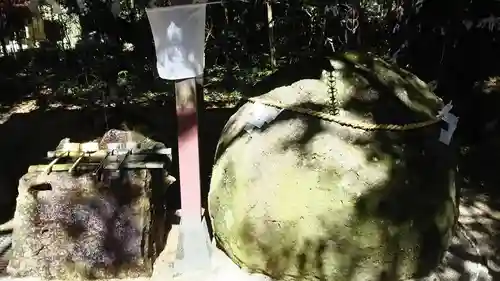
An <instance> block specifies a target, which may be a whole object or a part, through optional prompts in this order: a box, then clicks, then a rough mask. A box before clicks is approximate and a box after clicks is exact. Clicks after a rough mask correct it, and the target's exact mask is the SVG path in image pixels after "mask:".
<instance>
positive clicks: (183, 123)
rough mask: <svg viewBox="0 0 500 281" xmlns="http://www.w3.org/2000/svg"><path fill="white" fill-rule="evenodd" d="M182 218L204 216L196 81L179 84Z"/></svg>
mask: <svg viewBox="0 0 500 281" xmlns="http://www.w3.org/2000/svg"><path fill="white" fill-rule="evenodd" d="M175 102H176V112H177V124H178V145H179V176H180V186H181V206H182V217H184V218H188V219H191V218H193V219H194V218H195V217H196V218H197V219H198V220H200V214H201V195H200V193H201V190H200V189H201V188H200V185H201V184H200V157H199V144H198V113H197V112H196V109H197V100H196V81H195V79H194V78H189V79H184V80H178V81H176V82H175Z"/></svg>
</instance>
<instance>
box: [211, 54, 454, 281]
mask: <svg viewBox="0 0 500 281" xmlns="http://www.w3.org/2000/svg"><path fill="white" fill-rule="evenodd" d="M324 62H327V63H324ZM316 66H318V67H319V66H321V67H324V69H323V71H320V72H317V73H318V76H317V77H316V78H311V77H308V79H302V80H298V81H296V82H294V83H291V84H289V85H286V86H282V87H278V88H276V89H274V90H272V91H270V92H267V93H264V94H263V95H260V96H256V97H255V98H254V99H253V100H252V101H249V102H247V103H246V104H244V105H243V106H242V107H241V108H240V109H239V110H238V111H237V112H236V113H235V114H234V115H233V116H232V117H231V118H230V120H229V121H228V123H227V124H226V126H225V128H224V130H223V132H222V136H221V138H220V140H219V144H218V148H217V152H216V163H215V165H214V168H213V173H212V180H211V186H210V188H211V189H210V193H209V211H210V215H211V219H212V224H213V229H214V234H215V237H216V239H217V242H218V244H219V247H221V248H222V249H223V250H224V251H226V253H227V254H228V255H229V256H230V257H231V259H232V260H233V261H234V262H236V263H237V264H238V265H240V266H241V267H243V268H246V269H248V270H250V271H253V272H261V273H264V274H266V275H269V276H271V277H272V278H273V279H275V280H331V281H347V280H349V281H351V280H356V281H370V280H377V281H378V280H383V281H389V280H403V279H408V278H413V277H417V276H424V275H427V274H428V273H429V272H431V271H432V270H433V269H435V268H436V266H437V265H438V264H439V262H440V259H441V257H442V255H443V253H444V251H445V249H446V247H447V246H448V244H449V240H450V238H451V236H452V231H453V227H454V225H455V222H456V219H457V216H458V212H457V205H456V204H457V202H456V191H455V185H454V171H455V168H454V157H453V155H454V153H453V151H454V149H453V142H452V143H450V144H445V143H443V142H441V141H440V140H439V137H440V133H441V129H442V128H444V129H446V127H445V126H446V125H445V124H443V123H442V122H438V120H439V119H438V118H436V116H437V115H438V112H439V111H440V110H441V109H442V108H443V102H442V101H441V100H440V99H439V98H438V97H437V96H436V95H434V94H433V93H432V92H431V91H430V90H429V88H428V87H427V86H426V84H425V83H424V82H422V81H421V80H419V79H418V78H417V77H416V76H415V75H412V74H411V73H409V72H407V71H404V70H402V69H399V68H397V67H396V66H393V65H391V64H388V63H386V62H384V61H383V60H381V59H379V58H376V57H373V56H369V55H361V54H356V53H343V54H337V55H336V56H334V57H331V58H328V59H325V60H323V63H317V64H316ZM257 88H258V87H256V89H257ZM332 95H333V96H334V99H332ZM259 101H260V102H263V103H267V104H272V105H275V106H276V105H279V106H278V107H281V108H285V110H284V111H282V112H281V113H280V114H279V115H278V116H277V117H276V118H275V119H274V120H267V121H268V122H267V123H265V124H264V125H263V126H262V127H261V128H256V127H255V128H253V130H249V128H251V127H252V125H251V124H252V123H255V121H256V119H258V118H259V116H258V114H257V113H256V112H257V111H258V106H257V104H259ZM334 106H335V107H336V108H333V107H334ZM308 112H309V113H311V114H308ZM408 124H413V125H410V126H407V125H408ZM415 124H416V125H415ZM385 125H391V126H385Z"/></svg>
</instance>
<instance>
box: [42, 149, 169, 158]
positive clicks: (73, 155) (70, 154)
mask: <svg viewBox="0 0 500 281" xmlns="http://www.w3.org/2000/svg"><path fill="white" fill-rule="evenodd" d="M124 153H125V151H124ZM124 153H119V154H124ZM81 155H82V152H81V151H69V152H68V151H48V152H47V158H48V159H49V160H50V159H54V158H58V157H68V158H75V159H76V158H78V157H80V156H81ZM106 155H108V151H106V150H99V151H96V152H94V153H88V154H86V155H85V156H86V157H87V158H91V159H103V158H104V157H105V156H106ZM131 155H166V156H168V157H169V158H172V149H171V148H162V149H156V150H154V151H148V150H142V151H140V150H134V151H132V153H131Z"/></svg>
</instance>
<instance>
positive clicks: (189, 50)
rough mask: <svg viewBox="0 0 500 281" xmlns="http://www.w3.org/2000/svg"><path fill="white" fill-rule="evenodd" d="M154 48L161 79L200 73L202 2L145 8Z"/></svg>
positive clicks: (203, 58)
mask: <svg viewBox="0 0 500 281" xmlns="http://www.w3.org/2000/svg"><path fill="white" fill-rule="evenodd" d="M146 13H147V15H148V19H149V24H150V26H151V31H152V33H153V38H154V42H155V49H156V67H157V69H158V74H159V75H160V77H161V78H163V79H168V80H178V79H186V78H192V77H196V76H199V75H202V74H203V69H204V67H205V17H206V4H195V5H179V6H170V7H162V8H153V9H147V10H146Z"/></svg>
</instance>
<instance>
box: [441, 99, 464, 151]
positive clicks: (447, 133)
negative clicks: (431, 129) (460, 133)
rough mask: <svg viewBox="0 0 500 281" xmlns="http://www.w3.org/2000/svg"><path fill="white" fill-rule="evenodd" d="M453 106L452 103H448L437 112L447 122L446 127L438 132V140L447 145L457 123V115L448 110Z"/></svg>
mask: <svg viewBox="0 0 500 281" xmlns="http://www.w3.org/2000/svg"><path fill="white" fill-rule="evenodd" d="M452 108H453V105H452V104H451V102H450V103H448V104H447V105H445V106H444V107H443V109H442V110H441V111H440V112H439V117H440V119H441V120H443V121H444V122H446V123H448V129H446V130H445V129H441V133H440V134H439V141H440V142H442V143H444V144H446V145H449V144H450V142H451V138H452V137H453V133H454V132H455V130H456V129H457V125H458V119H459V118H458V117H457V116H456V115H454V114H453V113H450V110H451V109H452Z"/></svg>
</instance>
